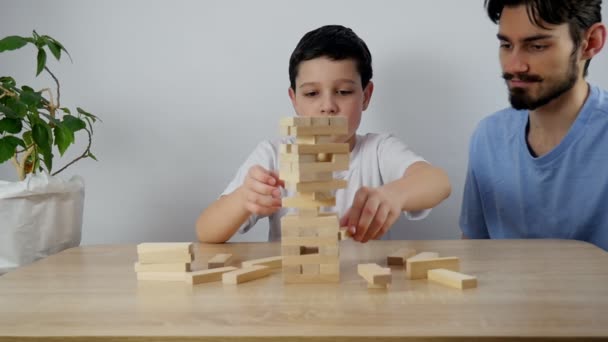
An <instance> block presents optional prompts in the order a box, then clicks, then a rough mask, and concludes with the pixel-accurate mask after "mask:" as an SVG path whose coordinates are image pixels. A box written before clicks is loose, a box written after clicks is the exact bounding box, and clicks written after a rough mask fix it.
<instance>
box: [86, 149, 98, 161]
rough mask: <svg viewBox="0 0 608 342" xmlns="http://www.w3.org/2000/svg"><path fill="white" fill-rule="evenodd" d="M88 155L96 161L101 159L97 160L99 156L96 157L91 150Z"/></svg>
mask: <svg viewBox="0 0 608 342" xmlns="http://www.w3.org/2000/svg"><path fill="white" fill-rule="evenodd" d="M87 157H89V158H93V160H95V161H99V160H97V157H95V156H94V155H93V153H91V151H89V153H88V154H87Z"/></svg>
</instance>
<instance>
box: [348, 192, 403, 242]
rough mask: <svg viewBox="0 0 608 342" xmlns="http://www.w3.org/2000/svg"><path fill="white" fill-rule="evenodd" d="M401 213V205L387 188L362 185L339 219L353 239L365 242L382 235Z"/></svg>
mask: <svg viewBox="0 0 608 342" xmlns="http://www.w3.org/2000/svg"><path fill="white" fill-rule="evenodd" d="M399 215H401V207H400V205H399V203H398V200H397V199H396V198H395V196H391V194H390V192H389V191H388V189H386V188H384V187H380V188H367V187H362V188H361V189H359V190H358V191H357V193H356V194H355V199H354V200H353V205H352V207H350V208H349V209H348V211H347V212H346V214H344V216H343V217H342V219H340V226H341V227H345V226H346V227H348V230H349V231H350V233H351V234H352V235H353V239H355V240H357V241H359V242H363V243H365V242H367V241H369V240H370V239H378V238H380V237H381V236H382V235H384V234H385V233H386V232H387V231H388V230H389V229H390V227H391V226H392V225H393V223H395V221H397V219H398V218H399Z"/></svg>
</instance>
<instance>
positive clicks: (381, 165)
mask: <svg viewBox="0 0 608 342" xmlns="http://www.w3.org/2000/svg"><path fill="white" fill-rule="evenodd" d="M294 142H295V138H294V137H286V138H281V139H274V140H264V141H262V142H261V143H259V144H258V146H257V147H256V148H255V149H254V150H253V152H252V153H251V154H250V155H249V157H248V158H247V160H246V161H245V163H243V165H241V167H240V168H239V170H238V171H237V174H236V176H235V177H234V179H233V180H232V181H231V182H230V184H228V187H227V188H226V189H225V190H224V192H222V196H223V195H227V194H230V193H232V192H233V191H234V190H236V189H237V188H238V187H240V186H241V185H242V184H243V181H244V180H245V177H246V176H247V173H248V172H249V169H250V168H251V167H252V166H254V165H260V166H261V167H263V168H265V169H266V170H274V171H278V170H279V146H280V145H281V144H293V143H294ZM418 161H425V160H424V159H423V158H422V157H420V156H419V155H417V154H415V153H414V152H413V151H411V150H410V149H409V148H408V147H407V146H406V145H405V144H404V143H403V142H402V141H401V140H399V139H398V138H396V137H395V136H393V135H390V134H377V133H368V134H366V135H357V141H356V144H355V148H353V150H352V152H351V153H350V165H349V169H348V170H346V171H337V172H334V178H336V179H346V180H347V182H348V186H347V187H346V188H345V189H338V190H336V191H335V193H336V194H335V196H336V206H335V207H325V208H322V211H326V212H327V211H329V212H337V213H338V217H342V215H344V213H346V211H347V210H348V208H350V206H351V205H352V203H353V199H354V198H355V194H356V193H357V190H359V189H360V188H361V187H363V186H366V187H372V188H376V187H379V186H382V185H384V184H386V183H390V182H392V181H394V180H397V179H399V178H401V177H402V176H403V174H404V173H405V170H406V169H407V168H408V167H409V166H410V165H412V164H413V163H415V162H418ZM281 194H282V196H283V198H285V197H291V196H293V195H294V193H293V191H290V190H286V189H281ZM293 211H295V209H293V208H281V209H280V210H278V211H277V212H275V213H274V214H272V215H270V216H269V221H270V230H269V233H268V240H269V241H277V240H280V238H281V217H283V216H284V215H285V214H287V213H290V212H293ZM429 212H430V209H427V210H422V211H419V212H406V213H405V215H406V217H407V218H409V219H410V220H419V219H423V218H425V217H426V216H427V215H428V214H429ZM262 217H264V216H258V215H251V216H250V217H249V219H248V220H247V221H246V222H245V223H243V225H242V226H241V227H240V228H239V232H240V233H246V232H247V231H248V230H249V229H251V227H253V226H254V225H255V224H256V222H257V221H258V220H259V219H260V218H262Z"/></svg>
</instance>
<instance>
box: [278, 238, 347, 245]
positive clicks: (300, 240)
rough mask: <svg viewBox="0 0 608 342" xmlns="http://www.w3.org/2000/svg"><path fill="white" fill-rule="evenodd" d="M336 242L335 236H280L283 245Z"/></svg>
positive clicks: (332, 243) (334, 243) (333, 243)
mask: <svg viewBox="0 0 608 342" xmlns="http://www.w3.org/2000/svg"><path fill="white" fill-rule="evenodd" d="M337 243H338V237H337V236H320V237H317V236H310V237H286V236H283V237H282V238H281V244H282V245H283V246H309V247H317V246H335V245H336V244H337Z"/></svg>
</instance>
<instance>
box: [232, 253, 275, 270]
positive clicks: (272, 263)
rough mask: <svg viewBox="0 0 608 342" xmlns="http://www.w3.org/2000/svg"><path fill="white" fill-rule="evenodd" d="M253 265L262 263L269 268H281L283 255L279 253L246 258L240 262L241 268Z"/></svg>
mask: <svg viewBox="0 0 608 342" xmlns="http://www.w3.org/2000/svg"><path fill="white" fill-rule="evenodd" d="M255 265H263V266H268V267H270V268H281V267H282V266H283V256H282V255H279V256H273V257H268V258H261V259H252V260H246V261H243V263H242V264H241V266H242V267H243V268H245V267H250V266H255Z"/></svg>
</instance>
